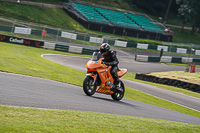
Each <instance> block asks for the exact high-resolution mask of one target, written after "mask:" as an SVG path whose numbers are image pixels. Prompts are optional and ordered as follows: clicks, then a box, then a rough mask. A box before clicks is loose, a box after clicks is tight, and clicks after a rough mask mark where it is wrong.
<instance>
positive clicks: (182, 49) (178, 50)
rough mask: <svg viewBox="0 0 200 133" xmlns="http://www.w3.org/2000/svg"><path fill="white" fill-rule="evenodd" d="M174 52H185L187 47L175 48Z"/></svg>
mask: <svg viewBox="0 0 200 133" xmlns="http://www.w3.org/2000/svg"><path fill="white" fill-rule="evenodd" d="M176 53H182V54H186V53H187V49H185V48H177V50H176Z"/></svg>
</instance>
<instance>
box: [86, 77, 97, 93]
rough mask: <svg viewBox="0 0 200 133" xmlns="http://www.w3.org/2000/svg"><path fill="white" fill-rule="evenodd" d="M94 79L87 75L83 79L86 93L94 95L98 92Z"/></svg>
mask: <svg viewBox="0 0 200 133" xmlns="http://www.w3.org/2000/svg"><path fill="white" fill-rule="evenodd" d="M93 81H94V79H93V78H92V77H90V76H87V77H85V79H84V81H83V91H84V92H85V94H86V95H88V96H92V95H93V94H94V93H95V92H96V88H97V86H96V84H95V85H92V84H93Z"/></svg>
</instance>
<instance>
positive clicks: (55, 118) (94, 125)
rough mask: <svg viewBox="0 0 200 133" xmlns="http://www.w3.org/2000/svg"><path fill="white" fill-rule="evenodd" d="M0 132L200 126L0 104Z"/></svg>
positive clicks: (190, 129)
mask: <svg viewBox="0 0 200 133" xmlns="http://www.w3.org/2000/svg"><path fill="white" fill-rule="evenodd" d="M0 131H1V132H41V133H44V132H60V133H63V132H74V133H75V132H76V133H79V132H80V133H82V132H95V133H102V132H109V133H127V132H134V133H144V132H148V133H155V132H158V133H160V132H162V133H169V132H170V133H178V132H179V133H198V132H200V126H199V125H194V124H186V123H180V122H172V121H165V120H156V119H148V118H140V117H131V116H121V115H110V114H100V113H93V112H81V111H70V110H66V111H63V110H42V109H32V108H20V107H6V106H0Z"/></svg>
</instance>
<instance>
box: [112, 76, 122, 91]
mask: <svg viewBox="0 0 200 133" xmlns="http://www.w3.org/2000/svg"><path fill="white" fill-rule="evenodd" d="M111 90H112V91H114V92H115V91H116V90H117V91H123V89H122V88H121V83H120V81H119V79H117V80H115V81H114V82H113V85H112V87H111Z"/></svg>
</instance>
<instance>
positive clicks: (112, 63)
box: [104, 51, 119, 66]
mask: <svg viewBox="0 0 200 133" xmlns="http://www.w3.org/2000/svg"><path fill="white" fill-rule="evenodd" d="M111 58H112V59H113V61H111V62H104V64H106V65H108V66H116V65H118V64H119V61H118V59H117V56H116V55H115V53H114V52H113V51H112V52H111Z"/></svg>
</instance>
